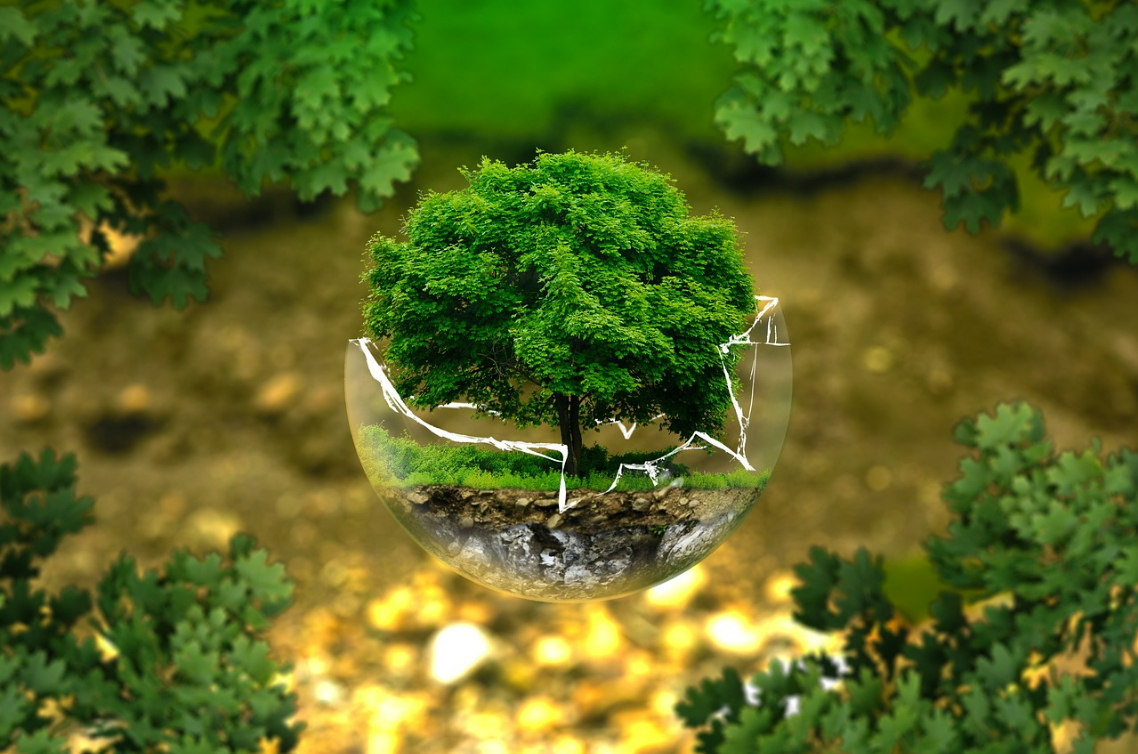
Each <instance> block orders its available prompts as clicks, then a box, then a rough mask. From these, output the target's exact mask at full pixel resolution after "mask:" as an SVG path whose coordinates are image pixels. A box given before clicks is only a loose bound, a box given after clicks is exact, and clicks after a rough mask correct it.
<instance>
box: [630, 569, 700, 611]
mask: <svg viewBox="0 0 1138 754" xmlns="http://www.w3.org/2000/svg"><path fill="white" fill-rule="evenodd" d="M706 582H707V574H706V573H705V572H704V570H703V568H702V567H701V566H698V565H697V566H695V567H693V568H689V569H688V570H686V571H684V572H683V573H681V574H679V575H678V576H674V577H672V578H670V579H668V580H667V581H665V582H664V583H662V584H657V585H656V586H654V587H652V588H651V589H649V590H648V591H647V592H645V593H644V601H645V602H647V603H648V604H649V605H651V606H652V607H658V608H665V609H675V608H681V607H684V606H685V605H687V604H688V602H690V601H691V598H692V597H694V596H695V595H696V593H697V592H699V590H700V588H702V587H703V585H704V584H705V583H706Z"/></svg>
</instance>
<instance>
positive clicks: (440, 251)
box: [364, 151, 755, 474]
mask: <svg viewBox="0 0 1138 754" xmlns="http://www.w3.org/2000/svg"><path fill="white" fill-rule="evenodd" d="M461 172H462V174H463V176H464V177H465V178H466V179H467V181H469V184H470V185H469V186H468V187H467V188H464V189H461V190H458V191H451V192H446V193H434V192H432V193H429V194H427V195H426V196H424V197H423V199H422V200H421V201H420V202H419V204H418V205H417V206H416V207H415V208H413V209H412V210H411V212H410V213H409V215H408V217H407V220H406V227H405V231H406V235H407V240H406V241H398V240H396V239H393V238H388V237H385V236H383V235H376V236H375V237H374V238H373V239H372V240H371V242H370V244H369V252H370V257H371V260H372V262H373V266H372V268H371V269H370V271H369V272H368V273H367V274H366V276H365V277H366V279H367V281H368V282H369V284H370V297H369V299H368V300H367V302H366V303H365V306H364V316H365V321H366V326H367V328H368V329H369V331H370V332H371V334H372V335H373V336H374V337H375V338H377V339H383V338H389V339H390V342H389V343H388V345H387V348H386V353H385V359H386V361H387V363H388V365H389V366H390V367H391V368H392V369H393V375H392V376H393V380H394V382H395V385H396V387H397V389H398V390H399V392H400V393H401V394H402V395H405V396H413V398H412V399H411V403H412V405H417V406H419V407H421V408H433V407H436V406H439V405H442V404H445V403H449V402H452V401H456V400H458V399H460V398H461V399H462V400H465V401H468V402H470V403H473V404H475V405H476V406H478V407H479V410H480V411H483V412H489V411H495V412H498V413H500V414H501V415H502V416H503V417H505V418H507V419H510V420H513V421H514V422H515V423H516V424H517V425H518V426H534V425H540V424H545V425H551V426H553V425H555V426H558V427H559V428H560V430H561V437H562V442H563V443H564V444H566V445H567V446H568V447H569V449H570V458H569V462H568V463H567V465H566V471H567V473H570V474H575V473H576V470H577V468H578V463H579V459H580V451H581V427H585V428H591V427H594V426H596V424H597V422H605V421H608V420H611V419H621V420H622V421H636V422H647V421H651V420H652V419H654V418H656V417H657V416H658V415H660V414H663V415H664V417H663V418H662V422H663V423H664V426H665V427H666V428H667V429H669V430H670V431H673V432H676V433H677V434H680V435H689V434H690V433H691V432H693V431H696V430H702V431H705V432H709V433H718V432H721V431H722V429H723V421H724V416H725V413H726V410H727V409H728V408H729V407H730V400H731V397H730V392H729V389H728V385H727V381H726V380H725V379H724V375H723V365H724V362H723V361H722V358H728V359H731V358H733V356H734V354H733V353H731V351H730V349H728V352H727V353H726V354H724V353H721V350H720V348H719V345H720V344H723V343H726V342H727V341H728V339H729V338H730V337H731V336H732V335H734V334H737V333H740V332H742V330H743V329H745V327H746V324H745V323H746V319H747V316H748V315H749V314H752V313H754V311H755V300H754V296H753V293H752V281H751V276H750V274H749V273H748V272H747V270H746V269H745V267H744V263H743V258H742V254H741V250H740V245H739V239H738V234H737V231H736V228H735V225H734V223H733V222H732V221H730V220H729V219H727V218H724V217H722V216H721V215H719V214H717V213H713V214H710V215H708V216H692V215H691V214H690V208H689V206H688V204H687V201H686V199H685V198H684V196H683V194H682V193H681V192H680V191H679V190H678V189H677V188H676V187H675V186H674V185H672V183H671V181H670V179H669V177H668V176H666V175H663V174H661V173H659V172H656V171H655V170H653V169H651V168H649V167H647V166H645V165H637V164H633V163H630V162H628V161H626V160H625V159H624V158H623V157H622V156H621V155H614V154H604V155H590V154H580V153H576V152H572V151H571V152H567V153H565V154H544V153H539V154H538V156H537V158H536V160H535V161H534V162H533V163H532V164H527V165H519V166H517V167H514V168H510V167H507V166H506V165H504V164H502V163H500V162H496V161H491V160H488V159H483V161H482V164H481V165H480V167H479V169H478V170H477V171H470V170H465V169H464V170H462V171H461ZM731 373H732V374H733V370H731Z"/></svg>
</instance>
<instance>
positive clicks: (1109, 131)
mask: <svg viewBox="0 0 1138 754" xmlns="http://www.w3.org/2000/svg"><path fill="white" fill-rule="evenodd" d="M707 6H708V8H709V9H710V10H712V11H714V12H715V13H716V14H717V15H718V17H719V18H720V19H722V20H723V21H724V22H725V29H724V31H723V32H722V34H721V38H722V40H723V41H724V42H726V43H727V44H729V45H732V46H733V47H734V48H735V55H736V58H737V59H738V60H739V62H741V63H743V64H744V71H743V72H742V73H741V74H740V75H739V76H738V77H737V78H736V83H735V86H734V87H732V89H731V90H730V91H728V92H727V93H726V94H725V95H724V96H723V97H722V99H721V100H720V102H719V105H718V109H717V113H716V120H717V122H718V123H719V124H720V126H722V127H723V128H724V129H725V131H726V133H727V135H728V137H729V138H731V139H743V141H744V143H745V147H746V149H747V150H748V151H749V152H753V153H755V154H756V155H757V157H758V159H759V160H760V161H761V162H764V163H767V164H778V163H780V162H781V161H782V160H783V153H784V147H785V145H786V144H787V143H789V144H791V145H801V144H804V143H806V142H807V141H808V140H816V141H819V142H822V143H824V144H827V145H832V144H835V143H837V142H838V140H839V139H840V138H841V137H842V134H843V132H844V130H845V128H846V125H847V123H848V122H850V121H853V122H862V121H865V120H866V119H867V118H868V119H871V120H872V121H873V123H874V125H875V126H876V127H877V129H878V130H879V131H881V132H889V131H891V130H892V129H893V128H894V127H895V126H896V125H897V123H898V122H899V120H900V118H901V117H902V115H903V114H904V113H905V111H906V109H907V108H908V106H909V104H910V101H911V100H912V97H913V93H914V92H916V93H917V94H920V95H925V96H931V97H940V96H942V95H944V94H945V93H946V92H947V91H949V90H950V89H960V90H963V91H964V92H966V93H968V94H969V95H970V96H971V97H972V99H971V102H970V105H969V111H968V115H967V117H966V119H965V122H964V123H961V124H960V125H959V127H958V128H957V129H956V132H955V135H954V136H953V138H952V140H951V143H949V144H948V145H946V146H945V147H944V148H943V149H941V150H940V151H938V152H936V153H935V154H933V156H932V158H931V160H930V161H929V164H928V168H929V170H928V175H927V178H926V181H925V185H926V186H927V187H929V188H940V189H941V191H942V194H943V201H944V210H945V214H944V222H945V226H946V227H947V228H949V229H951V228H954V227H956V226H957V225H959V224H961V223H963V224H964V225H965V226H966V227H967V228H968V230H969V231H971V232H976V231H977V230H978V229H979V228H980V224H981V221H982V220H987V221H988V222H989V223H991V224H992V225H998V224H999V223H1000V221H1001V219H1002V217H1003V215H1004V212H1005V211H1006V210H1012V211H1015V210H1017V209H1018V207H1019V185H1018V181H1017V179H1016V175H1015V171H1014V169H1013V166H1012V162H1013V161H1014V159H1015V158H1016V157H1018V156H1020V155H1024V154H1030V156H1031V165H1032V168H1033V169H1034V170H1035V171H1036V172H1037V173H1038V175H1039V176H1040V177H1041V178H1042V179H1043V180H1045V181H1046V182H1047V183H1048V184H1049V185H1051V186H1052V187H1054V188H1056V189H1059V190H1063V191H1065V192H1066V196H1065V199H1064V206H1068V207H1077V208H1078V209H1079V211H1080V212H1081V213H1082V215H1083V216H1084V217H1091V216H1097V217H1098V222H1097V225H1096V229H1095V233H1094V241H1095V242H1096V243H1102V244H1106V245H1109V246H1110V247H1111V248H1112V249H1113V250H1114V253H1115V254H1116V255H1118V256H1120V257H1127V258H1129V260H1130V261H1131V262H1132V263H1135V264H1138V77H1135V76H1134V75H1133V71H1134V70H1135V68H1136V67H1138V51H1136V50H1135V43H1136V42H1138V6H1135V5H1134V4H1133V3H1129V2H1122V1H1120V0H1115V1H1114V2H1085V1H1084V0H1055V1H1054V2H1049V3H1031V2H1028V0H1000V1H999V2H990V3H980V2H974V1H973V0H885V1H884V2H877V3H874V2H869V0H852V1H851V2H834V1H832V0H808V1H806V2H796V3H792V4H791V3H785V2H780V1H779V2H776V1H775V0H708V3H707Z"/></svg>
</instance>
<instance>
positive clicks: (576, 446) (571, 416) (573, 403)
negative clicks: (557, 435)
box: [553, 394, 581, 476]
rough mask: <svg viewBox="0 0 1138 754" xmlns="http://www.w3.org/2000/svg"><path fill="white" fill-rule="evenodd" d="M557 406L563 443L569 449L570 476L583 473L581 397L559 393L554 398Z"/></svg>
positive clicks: (568, 465) (566, 464)
mask: <svg viewBox="0 0 1138 754" xmlns="http://www.w3.org/2000/svg"><path fill="white" fill-rule="evenodd" d="M553 401H554V405H556V406H557V423H558V425H559V428H560V430H561V444H562V445H564V446H565V447H566V448H568V449H569V457H568V459H566V461H565V473H566V475H568V476H580V475H581V398H580V396H577V395H561V394H557V395H555V396H554V398H553Z"/></svg>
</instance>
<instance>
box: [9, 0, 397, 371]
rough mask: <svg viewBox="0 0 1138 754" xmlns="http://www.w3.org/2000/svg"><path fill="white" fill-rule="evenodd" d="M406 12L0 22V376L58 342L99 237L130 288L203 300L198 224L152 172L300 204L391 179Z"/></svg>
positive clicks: (281, 6)
mask: <svg viewBox="0 0 1138 754" xmlns="http://www.w3.org/2000/svg"><path fill="white" fill-rule="evenodd" d="M409 9H410V0H392V1H391V2H383V3H377V2H372V1H371V0H339V1H337V2H314V1H313V0H275V1H273V2H253V1H252V0H238V1H237V2H221V0H194V1H193V2H188V1H187V0H143V1H142V2H135V3H109V2H97V1H96V0H88V1H86V2H84V1H83V0H64V1H63V2H59V3H39V2H26V1H25V2H22V3H19V4H18V5H6V6H5V7H2V8H0V142H2V143H3V144H4V145H5V148H4V150H3V152H2V153H0V367H3V368H5V369H6V368H9V367H10V366H11V365H12V364H13V362H14V361H15V360H20V361H25V362H26V361H27V360H28V358H29V356H30V354H31V353H33V352H39V351H42V350H43V347H44V344H45V342H46V340H47V339H48V338H49V337H52V336H58V335H60V328H59V324H58V321H57V319H56V316H55V314H54V311H53V310H58V309H66V308H67V307H68V306H69V305H70V303H71V301H72V299H73V298H75V297H77V296H83V295H85V288H84V282H83V281H84V280H85V279H86V278H89V277H91V276H92V275H94V274H96V273H97V272H98V271H99V270H100V269H102V268H103V267H104V265H105V262H106V260H107V257H108V255H109V253H110V241H109V238H108V232H109V231H113V232H117V233H122V234H126V235H131V236H139V237H141V238H142V240H141V242H140V244H139V246H138V247H137V249H136V250H135V252H134V253H133V255H132V257H131V261H130V278H131V286H132V288H133V289H134V290H135V292H144V293H146V294H147V295H149V296H150V297H151V298H152V299H153V301H154V302H155V303H160V302H161V301H163V300H164V299H166V298H170V299H171V300H172V301H173V303H174V305H175V306H176V307H178V308H181V307H183V306H185V304H186V302H187V301H188V300H190V299H197V300H202V299H204V298H205V296H206V284H205V281H206V260H207V259H210V258H213V257H217V256H218V255H219V254H220V250H219V249H218V247H217V245H216V244H215V243H214V240H213V238H212V236H211V234H210V232H209V230H208V228H206V226H204V225H203V224H201V223H197V222H194V221H192V220H191V219H190V218H189V217H188V216H187V214H186V212H185V210H184V209H183V208H182V206H181V205H180V204H178V203H177V202H174V201H171V200H169V199H168V198H166V197H165V195H164V193H163V189H164V184H163V181H162V180H161V177H160V175H161V171H163V170H164V169H166V168H169V167H171V166H172V165H184V166H186V167H189V168H190V169H198V168H202V167H206V166H218V165H219V166H220V167H221V168H222V169H223V170H224V171H225V173H226V174H227V175H228V176H229V177H230V178H232V179H233V180H234V181H235V182H236V183H237V185H238V186H239V187H240V188H241V189H242V190H244V191H245V192H246V193H248V194H256V193H258V192H259V191H260V189H261V187H262V184H263V183H264V182H266V181H283V180H289V181H291V183H292V185H293V186H294V187H295V188H296V190H297V192H298V193H299V195H300V198H301V199H302V200H309V199H312V198H313V197H315V196H316V195H318V194H320V193H321V192H324V191H331V192H333V193H335V194H337V195H342V194H344V193H345V192H346V191H347V187H348V183H349V181H354V182H355V183H357V184H358V187H359V192H358V197H359V202H360V205H361V208H363V209H365V210H370V209H373V208H375V207H376V206H378V204H379V201H380V198H381V197H383V196H387V195H390V194H391V192H392V183H393V182H394V181H396V180H405V179H406V178H407V177H408V176H409V172H410V170H411V168H412V167H413V166H414V165H415V164H416V162H417V160H418V157H417V153H416V150H415V146H414V143H413V142H412V141H411V140H410V138H409V137H407V136H406V135H405V134H403V133H401V132H399V131H398V130H396V129H394V128H392V124H391V121H390V120H389V119H388V118H386V117H384V110H385V106H386V105H387V102H388V99H389V95H390V89H391V87H393V86H394V85H395V84H397V83H398V82H400V81H401V80H403V78H404V76H403V74H401V73H400V71H399V70H398V69H397V68H396V62H397V61H398V59H399V58H400V56H401V55H402V53H403V52H404V51H405V50H406V49H408V48H409V46H410V32H409V31H408V30H407V28H406V27H405V26H404V20H405V19H406V18H407V16H408V15H409V13H410V10H409Z"/></svg>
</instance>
